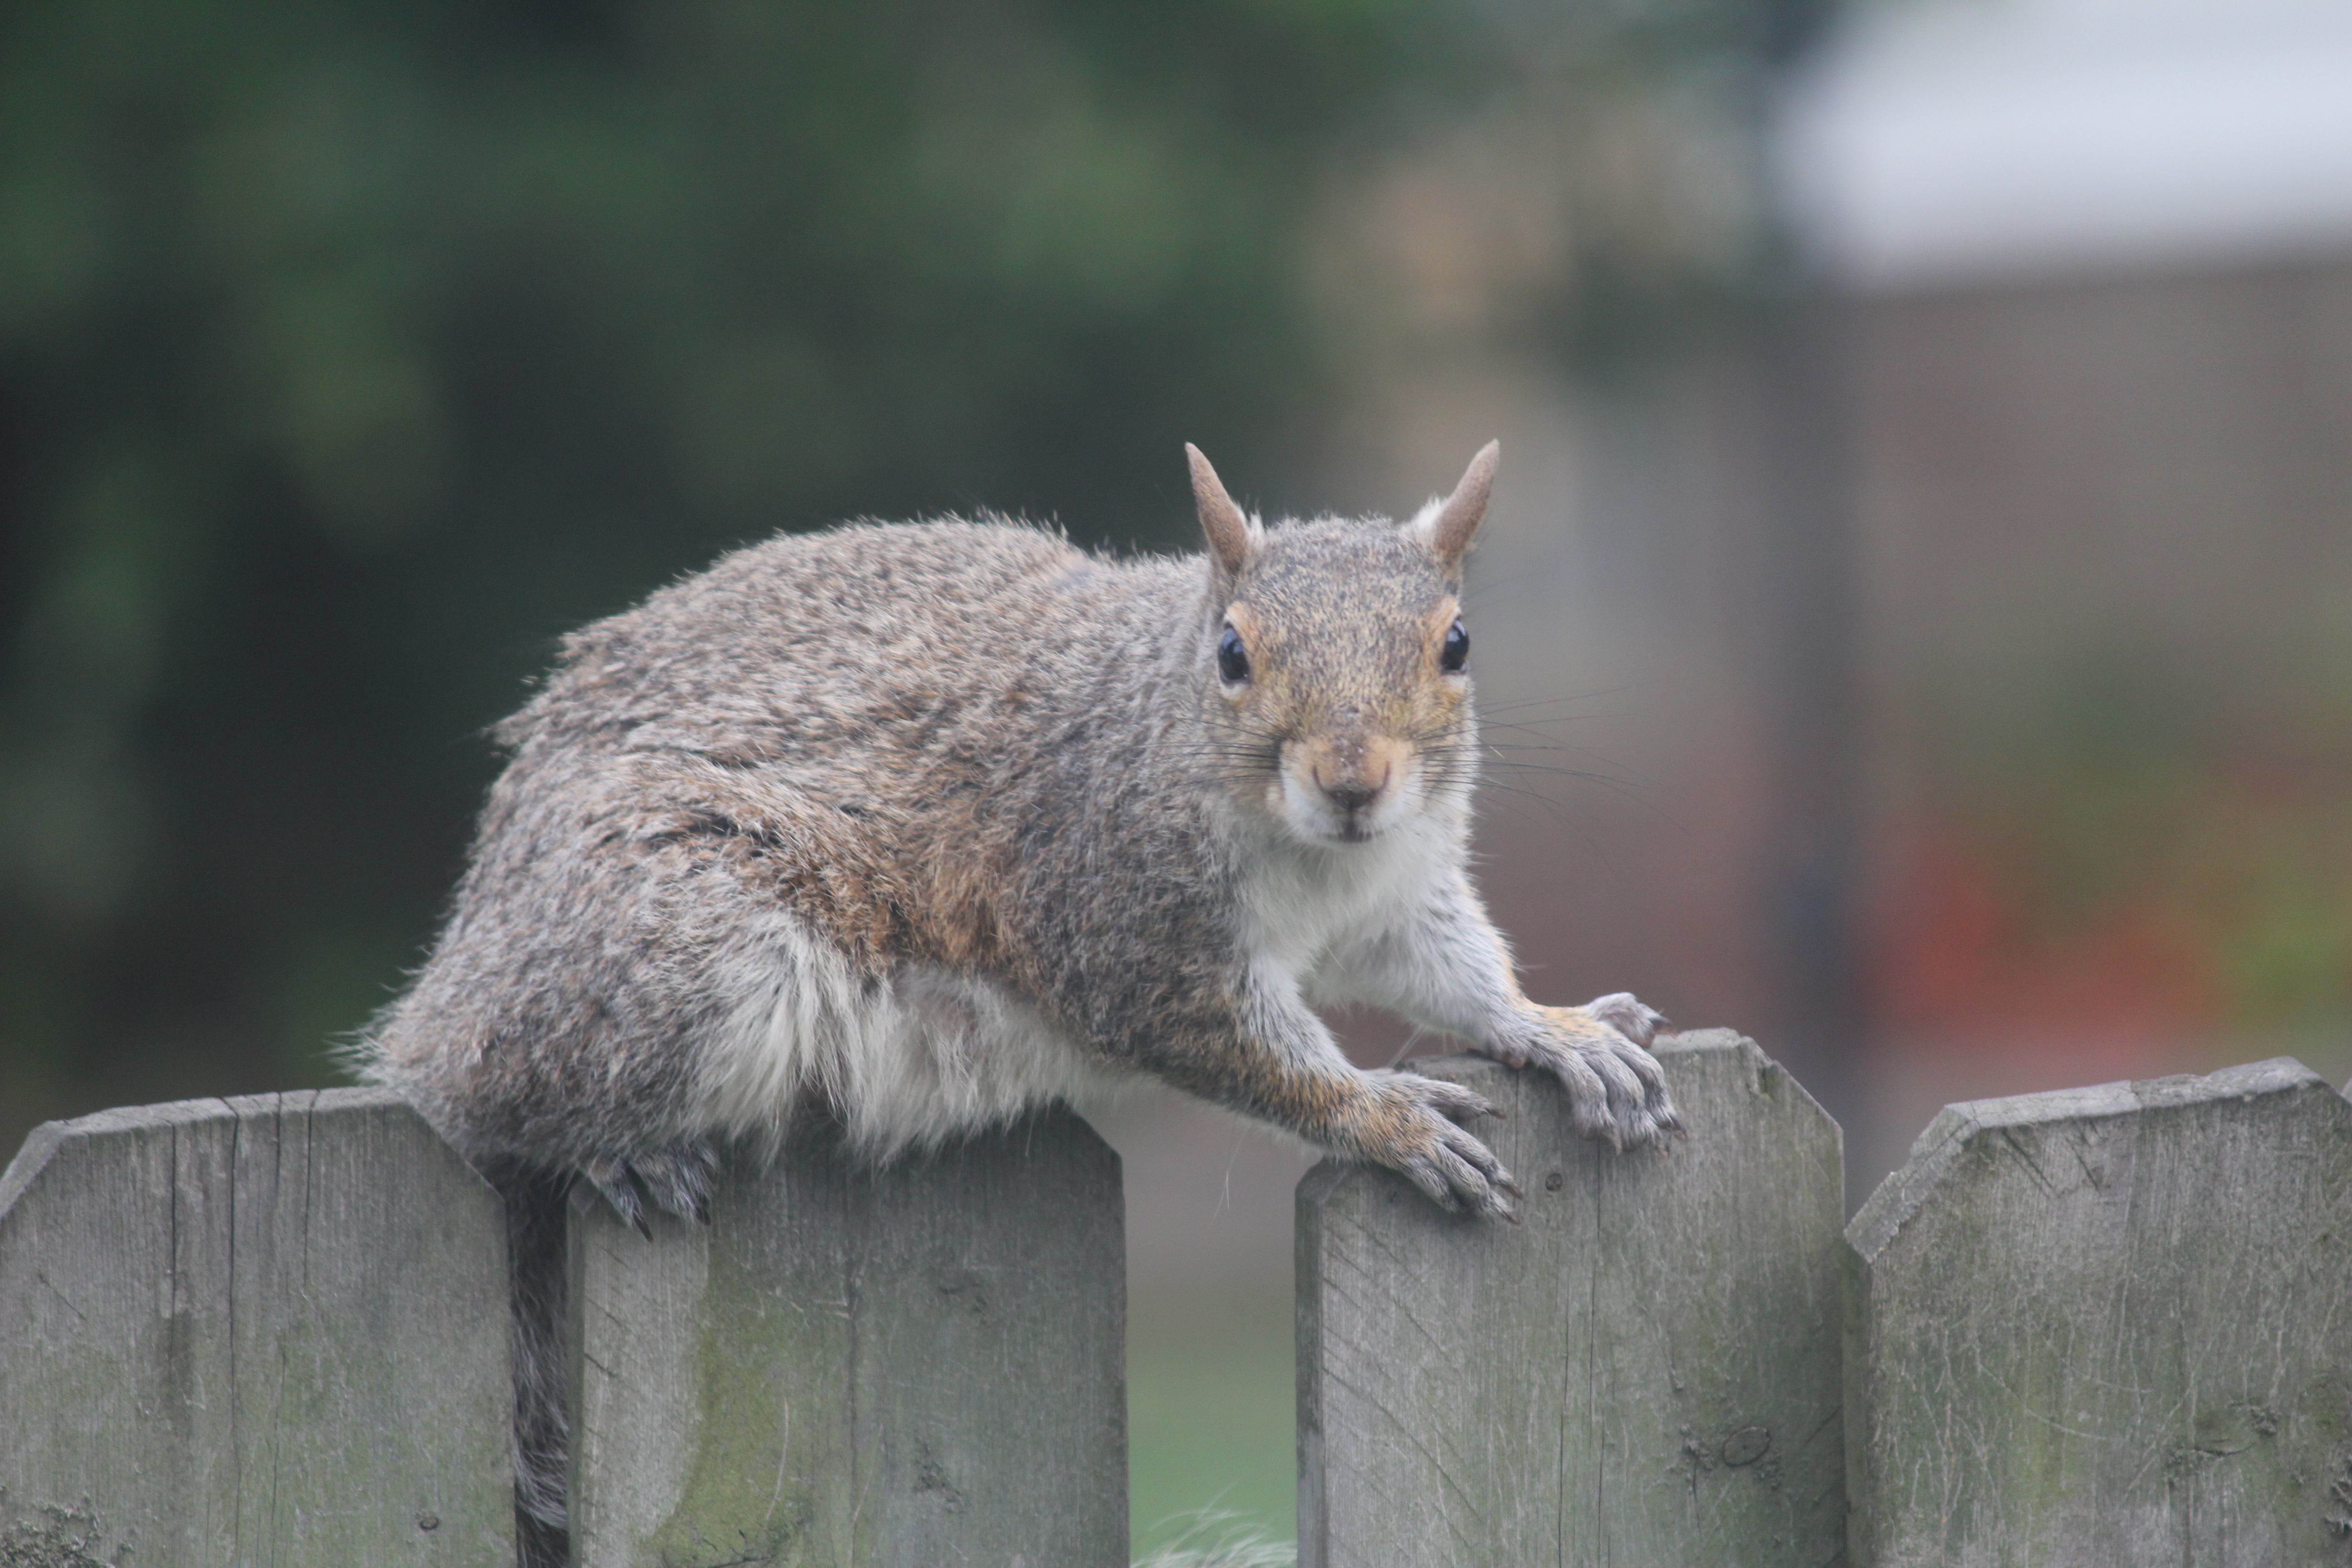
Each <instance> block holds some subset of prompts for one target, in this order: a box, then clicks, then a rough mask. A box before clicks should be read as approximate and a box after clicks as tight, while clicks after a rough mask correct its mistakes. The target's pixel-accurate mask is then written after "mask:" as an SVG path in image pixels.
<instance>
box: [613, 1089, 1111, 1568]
mask: <svg viewBox="0 0 2352 1568" xmlns="http://www.w3.org/2000/svg"><path fill="white" fill-rule="evenodd" d="M572 1236H573V1243H572V1270H573V1272H572V1302H573V1303H574V1312H575V1317H574V1323H575V1331H576V1339H575V1342H576V1344H577V1346H578V1363H577V1367H578V1375H577V1380H576V1383H575V1389H576V1393H575V1397H574V1402H573V1410H574V1411H575V1413H576V1414H575V1418H574V1427H573V1430H574V1441H573V1493H572V1495H573V1499H574V1536H573V1540H574V1546H575V1551H576V1552H577V1553H578V1561H579V1562H580V1563H582V1564H583V1565H584V1568H618V1565H624V1564H626V1565H630V1568H635V1565H640V1564H642V1565H646V1568H651V1565H654V1564H661V1565H664V1568H710V1565H716V1564H724V1563H809V1564H817V1563H824V1564H835V1563H838V1564H848V1563H858V1564H872V1565H875V1568H891V1565H899V1568H936V1565H940V1564H949V1563H989V1564H1007V1563H1018V1564H1023V1565H1024V1568H1064V1565H1067V1568H1110V1565H1112V1564H1117V1563H1125V1562H1126V1560H1127V1559H1126V1552H1127V1445H1126V1422H1127V1408H1126V1387H1125V1374H1124V1366H1125V1354H1126V1345H1125V1335H1126V1249H1125V1240H1124V1219H1123V1211H1122V1207H1121V1197H1120V1191H1119V1178H1118V1156H1117V1155H1116V1154H1114V1153H1112V1152H1111V1151H1110V1150H1109V1148H1108V1146H1107V1145H1105V1144H1104V1143H1103V1142H1102V1141H1101V1140H1100V1139H1098V1138H1097V1137H1096V1136H1095V1134H1094V1132H1093V1131H1092V1130H1091V1129H1089V1128H1088V1127H1087V1125H1086V1124H1085V1122H1083V1121H1079V1120H1078V1119H1077V1118H1076V1116H1073V1115H1071V1114H1069V1113H1068V1112H1066V1111H1055V1112H1050V1113H1045V1114H1042V1115H1038V1116H1035V1117H1032V1118H1030V1119H1029V1120H1027V1121H1023V1122H1021V1123H1020V1124H1018V1125H1016V1126H1014V1127H1013V1128H1012V1129H1010V1130H1008V1131H1002V1132H998V1133H993V1134H990V1135H987V1136H983V1137H978V1138H974V1139H972V1140H971V1141H970V1142H964V1143H961V1144H958V1145H953V1146H950V1148H948V1149H946V1150H943V1151H941V1152H939V1153H937V1154H934V1155H929V1156H921V1157H910V1158H908V1159H906V1160H903V1161H900V1162H898V1163H896V1164H893V1165H890V1166H887V1167H885V1168H883V1169H880V1170H875V1169H871V1168H866V1167H863V1166H861V1165H859V1164H858V1163H856V1162H854V1161H852V1160H851V1159H849V1158H848V1157H847V1156H846V1155H845V1153H844V1152H843V1151H842V1150H841V1149H840V1148H839V1147H838V1146H837V1143H835V1142H834V1141H833V1140H832V1139H831V1138H830V1137H816V1136H812V1137H808V1138H802V1139H796V1140H795V1141H794V1142H793V1144H792V1145H790V1146H789V1147H788V1149H787V1152H786V1153H785V1154H784V1156H783V1157H782V1159H780V1160H778V1161H777V1162H775V1163H773V1164H772V1165H768V1164H766V1163H762V1162H760V1161H756V1160H751V1159H746V1158H734V1157H730V1159H729V1161H728V1162H727V1163H726V1165H725V1167H724V1169H723V1170H722V1171H721V1173H720V1177H719V1190H718V1194H717V1197H716V1201H715V1203H714V1204H713V1206H712V1212H711V1222H710V1224H709V1226H708V1227H707V1228H705V1227H701V1226H693V1225H689V1224H687V1223H684V1222H676V1221H673V1222H668V1223H657V1224H656V1229H655V1234H654V1236H653V1237H652V1238H651V1239H650V1240H648V1239H646V1237H640V1236H638V1235H637V1234H636V1233H635V1232H634V1231H631V1230H629V1229H627V1228H626V1227H625V1226H622V1225H620V1224H619V1223H618V1222H617V1221H615V1220H614V1218H613V1216H612V1215H610V1213H609V1212H607V1211H606V1210H604V1208H603V1207H601V1206H599V1207H597V1208H595V1209H593V1210H591V1211H589V1212H587V1213H584V1214H579V1215H575V1222H574V1226H573V1231H572Z"/></svg>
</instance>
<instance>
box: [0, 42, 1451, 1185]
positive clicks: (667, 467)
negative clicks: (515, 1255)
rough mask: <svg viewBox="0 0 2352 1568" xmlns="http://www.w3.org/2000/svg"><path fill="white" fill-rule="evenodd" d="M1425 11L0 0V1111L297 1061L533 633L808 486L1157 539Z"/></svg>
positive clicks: (423, 865)
mask: <svg viewBox="0 0 2352 1568" xmlns="http://www.w3.org/2000/svg"><path fill="white" fill-rule="evenodd" d="M1469 43H1470V38H1469V35H1468V31H1467V29H1466V28H1465V26H1463V25H1462V23H1461V21H1460V19H1459V18H1457V17H1454V16H1448V15H1446V14H1445V13H1444V10H1443V8H1441V7H1436V6H1429V5H1412V4H1402V3H1382V0H1360V3H1353V4H1349V3H1324V4H1313V3H1307V0H1263V3H1250V0H1234V3H1231V4H1223V5H1197V6H1194V5H1165V4H1162V5H1118V6H1108V5H1106V6H1097V7H1090V8H1088V7H1076V6H1065V7H1056V6H1052V5H1044V6H1035V7H1028V8H1006V7H1000V6H989V5H920V4H873V5H805V4H802V5H752V4H717V3H684V4H680V3H670V4H658V5H656V4H651V3H645V4H625V3H619V0H614V3H609V4H592V3H575V4H553V3H548V0H536V3H521V0H506V3H499V4H480V3H468V4H432V3H409V4H397V5H395V4H388V3H369V0H345V3H341V4H332V3H328V4H320V3H315V0H314V3H308V4H273V3H268V0H239V3H237V4H235V5H225V4H187V3H185V0H170V3H166V0H146V3H139V0H116V3H104V0H100V3H93V4H89V5H70V6H25V7H12V8H10V9H9V11H8V12H7V14H6V16H5V19H0V506H5V518H6V529H5V536H0V551H5V556H0V560H5V570H0V582H5V589H4V590H0V616H4V617H5V620H0V626H5V634H6V640H5V667H0V669H4V670H5V674H4V675H0V745H5V750H0V1065H4V1066H5V1081H6V1085H7V1087H6V1089H5V1101H6V1102H7V1103H6V1114H5V1117H0V1121H5V1122H6V1123H8V1125H0V1139H5V1141H6V1142H8V1143H9V1144H10V1145H11V1146H13V1143H14V1142H15V1138H16V1135H17V1134H18V1133H20V1132H21V1131H23V1128H24V1126H25V1125H26V1123H27V1122H29V1121H31V1120H33V1119H35V1118H37V1116H40V1115H44V1114H55V1113H58V1112H60V1111H63V1110H79V1109H85V1108H88V1107H89V1106H91V1105H93V1104H98V1103H105V1102H111V1101H120V1100H137V1099H144V1098H152V1097H155V1096H158V1095H165V1094H173V1093H183V1092H191V1093H192V1092H199V1091H220V1090H230V1089H257V1088H261V1087H266V1086H272V1085H279V1084H286V1083H291V1082H299V1081H317V1080H320V1079H323V1078H326V1077H329V1076H331V1068H329V1067H328V1066H327V1065H326V1063H325V1061H324V1060H323V1058H322V1057H321V1055H320V1047H321V1044H322V1042H323V1040H324V1038H325V1037H326V1036H327V1035H328V1034H329V1033H330V1032H331V1031H334V1030H338V1029H345V1030H347V1029H349V1028H350V1027H351V1026H353V1025H355V1024H357V1023H358V1022H359V1021H360V1020H361V1019H362V1018H363V1017H364V1016H365V1015H366V1014H367V1012H368V1011H370V1010H371V1009H372V1008H373V1005H376V1004H377V1003H378V1002H380V1001H381V1000H382V999H383V997H384V995H385V994H387V992H388V989H389V988H390V987H391V986H392V985H394V984H396V983H397V981H398V978H399V974H400V971H401V966H402V965H403V964H404V963H406V962H409V961H410V960H411V959H412V957H413V955H414V953H415V951H416V949H417V946H418V944H419V943H420V942H421V941H422V939H423V938H424V936H425V934H426V931H427V930H428V928H429V925H430V921H431V916H432V911H433V910H434V908H435V906H436V904H437V902H438V900H439V899H440V898H441V897H442V894H443V890H444V889H445V888H446V885H447V884H448V882H449V881H450V880H451V879H452V877H453V875H454V872H455V870H456V868H457V862H458V857H459V854H460V850H461V843H462V837H463V835H464V832H465V828H466V824H467V820H468V818H469V816H470V815H471V812H472V810H473V805H474V802H475V799H476V797H477V796H478V793H479V790H480V788H481V786H482V785H483V784H484V783H485V782H486V780H487V777H488V772H489V770H490V768H491V766H492V763H493V760H492V758H491V755H490V752H489V750H488V747H487V746H486V745H484V744H481V743H480V742H478V740H477V739H476V738H475V737H476V736H477V734H478V731H479V730H480V729H481V728H482V726H484V725H485V724H487V723H488V721H491V720H493V719H495V718H496V717H498V716H499V714H500V713H501V712H503V711H504V710H507V709H509V708H510V707H511V706H512V705H513V704H514V703H515V701H516V700H518V696H519V694H520V690H521V689H522V686H523V683H524V681H525V679H527V677H528V676H529V675H530V673H531V672H532V671H533V670H534V669H535V668H538V667H539V666H540V665H541V663H542V662H543V660H544V659H545V658H546V656H547V653H548V650H549V647H550V644H551V639H552V637H553V636H554V635H555V634H556V633H557V632H559V631H560V630H562V629H563V628H565V627H567V626H571V625H572V624H575V623H577V622H579V621H580V620H583V619H584V618H586V617H588V616H593V615H595V614H598V613H601V612H604V611H608V610H611V609H614V608H617V607H619V606H620V605H623V604H625V603H626V602H627V601H628V600H630V599H632V598H634V597H635V596H636V595H640V594H642V593H643V592H644V591H645V590H646V588H647V587H648V586H650V585H652V584H656V583H657V582H659V581H661V580H662V579H664V578H665V577H667V576H669V575H672V574H677V573H678V572H680V571H683V570H687V569H690V568H692V567H694V566H696V565H698V564H699V563H702V562H704V561H706V560H708V559H709V557H710V556H712V555H713V554H715V553H717V552H719V551H720V550H721V549H723V548H726V547H727V546H729V545H731V544H733V543H736V542H740V541H743V540H746V539H749V538H752V537H756V536H759V535H761V534H763V533H766V532H768V531H772V530H773V529H775V528H777V527H779V526H806V525H811V524H814V523H819V522H822V521H827V520H829V519H832V518H835V517H838V516H842V515H846V514H850V513H876V514H880V515H904V514H912V513H919V512H926V511H933V510H949V509H957V508H967V509H968V508H971V507H973V506H976V505H979V504H982V502H985V503H987V504H989V505H992V506H997V507H1003V508H1010V509H1020V510H1029V511H1032V512H1034V513H1041V514H1049V515H1059V516H1062V517H1064V518H1067V519H1069V520H1071V521H1073V523H1074V524H1075V525H1076V526H1078V528H1079V529H1080V531H1083V532H1085V533H1087V534H1089V535H1093V536H1097V537H1099V536H1102V535H1110V536H1114V537H1137V538H1142V539H1147V540H1156V539H1158V538H1159V537H1160V530H1161V529H1162V528H1163V527H1165V526H1166V525H1167V524H1168V523H1169V522H1170V521H1172V520H1175V519H1177V518H1179V517H1180V516H1181V511H1180V509H1179V507H1178V505H1177V504H1176V503H1177V501H1178V500H1179V497H1180V495H1181V491H1180V490H1179V489H1178V488H1177V484H1176V478H1175V477H1176V476H1177V475H1178V474H1179V472H1180V470H1179V469H1178V468H1177V467H1176V463H1175V458H1174V454H1175V452H1176V447H1177V443H1178V442H1179V441H1180V440H1181V439H1183V438H1186V437H1191V438H1193V439H1198V440H1201V441H1203V442H1207V443H1210V444H1211V445H1212V446H1213V447H1215V448H1216V449H1218V450H1219V451H1220V452H1221V454H1223V453H1230V454H1232V456H1231V458H1228V461H1229V462H1231V463H1232V464H1233V465H1234V467H1235V468H1238V469H1239V470H1241V471H1244V472H1246V471H1248V470H1249V469H1250V468H1252V467H1253V466H1255V465H1256V464H1258V463H1260V462H1262V461H1264V460H1265V459H1266V458H1267V457H1268V456H1269V454H1270V452H1271V451H1272V450H1274V449H1275V448H1276V447H1278V446H1279V444H1280V443H1281V442H1282V440H1283V439H1284V437H1285V436H1286V433H1287V432H1288V431H1289V429H1291V428H1292V427H1293V426H1295V425H1296V420H1295V418H1294V412H1295V411H1296V410H1298V409H1300V408H1304V407H1310V406H1312V405H1313V404H1314V402H1315V399H1316V396H1317V394H1318V376H1319V375H1321V374H1325V369H1324V367H1323V365H1322V363H1321V361H1320V360H1319V359H1318V353H1317V352H1316V350H1315V348H1314V345H1313V344H1312V343H1311V342H1308V341H1307V330H1306V319H1305V316H1304V314H1303V312H1302V310H1301V309H1300V305H1299V300H1298V297H1297V293H1298V291H1297V285H1296V282H1295V279H1294V278H1293V276H1292V273H1293V270H1294V269H1293V268H1292V266H1291V263H1290V259H1289V257H1288V254H1287V252H1288V248H1289V247H1291V246H1292V244H1293V243H1294V227H1295V223H1294V220H1295V216H1296V213H1297V208H1298V206H1299V205H1301V202H1302V199H1303V195H1304V191H1305V188H1306V185H1307V182H1308V181H1309V180H1310V179H1311V178H1312V177H1313V176H1314V174H1315V172H1316V169H1317V166H1318V160H1321V159H1323V158H1326V157H1328V155H1329V153H1330V152H1331V150H1332V148H1333V147H1334V146H1335V145H1337V144H1339V142H1344V141H1345V139H1347V138H1348V137H1349V136H1351V135H1360V134H1364V133H1366V131H1367V128H1368V126H1369V125H1370V121H1372V119H1373V118H1374V117H1376V116H1378V115H1379V114H1381V113H1384V112H1387V111H1389V110H1393V108H1394V107H1395V106H1396V103H1397V101H1398V95H1399V94H1400V93H1402V92H1410V91H1418V90H1432V89H1439V90H1442V89H1443V88H1444V79H1445V78H1446V77H1447V75H1448V73H1449V71H1450V70H1453V69H1454V68H1457V67H1458V66H1459V65H1460V64H1461V62H1462V61H1463V60H1465V58H1467V57H1466V54H1465V50H1466V48H1467V47H1468V45H1469ZM1139 475H1150V476H1153V477H1154V481H1155V482H1154V484H1153V485H1152V486H1150V487H1148V488H1144V487H1139V485H1138V483H1137V478H1138V476H1139ZM1160 476H1166V478H1165V479H1161V478H1160Z"/></svg>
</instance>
